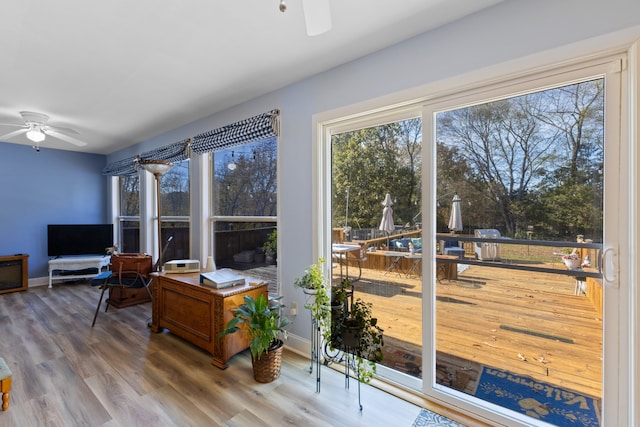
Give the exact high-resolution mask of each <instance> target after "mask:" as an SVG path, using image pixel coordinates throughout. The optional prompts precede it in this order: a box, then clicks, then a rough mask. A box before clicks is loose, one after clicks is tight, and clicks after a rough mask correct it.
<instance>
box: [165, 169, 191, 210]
mask: <svg viewBox="0 0 640 427" xmlns="http://www.w3.org/2000/svg"><path fill="white" fill-rule="evenodd" d="M160 210H161V212H162V215H168V216H187V217H188V216H190V215H191V212H190V207H189V160H182V161H180V162H174V163H173V167H172V168H171V169H170V170H169V172H167V173H166V174H164V175H163V176H162V181H161V185H160Z"/></svg>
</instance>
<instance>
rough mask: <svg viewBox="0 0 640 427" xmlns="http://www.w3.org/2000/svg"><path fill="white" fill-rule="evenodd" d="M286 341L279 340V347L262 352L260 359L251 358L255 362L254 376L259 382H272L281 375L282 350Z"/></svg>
mask: <svg viewBox="0 0 640 427" xmlns="http://www.w3.org/2000/svg"><path fill="white" fill-rule="evenodd" d="M283 349H284V343H283V342H282V341H278V347H277V348H275V349H273V350H269V351H268V352H265V353H262V356H260V359H254V358H252V359H251V362H252V363H253V378H254V379H255V380H256V381H257V382H259V383H270V382H271V381H273V380H276V379H278V378H279V377H280V369H281V368H282V350H283Z"/></svg>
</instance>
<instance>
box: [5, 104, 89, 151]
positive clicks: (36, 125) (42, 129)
mask: <svg viewBox="0 0 640 427" xmlns="http://www.w3.org/2000/svg"><path fill="white" fill-rule="evenodd" d="M20 116H22V120H23V121H24V124H22V125H18V124H14V123H0V125H3V126H13V127H19V128H20V129H18V130H16V131H13V132H9V133H8V134H6V135H2V136H0V141H2V140H4V139H6V140H9V139H11V138H13V137H16V136H18V135H21V134H25V136H26V137H27V139H29V141H32V142H34V143H35V144H36V145H34V146H33V148H35V149H36V151H40V143H41V142H42V141H44V140H45V138H46V137H47V136H50V137H52V138H57V139H60V140H62V141H65V142H68V143H70V144H73V145H77V146H78V147H83V146H85V145H87V143H86V142H83V141H80V140H78V139H76V138H74V137H73V136H71V135H78V132H76V131H75V130H73V129H69V128H61V127H56V126H50V125H48V124H47V121H49V116H47V115H46V114H42V113H35V112H33V111H20Z"/></svg>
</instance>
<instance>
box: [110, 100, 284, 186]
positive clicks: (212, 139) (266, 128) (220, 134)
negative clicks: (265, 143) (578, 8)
mask: <svg viewBox="0 0 640 427" xmlns="http://www.w3.org/2000/svg"><path fill="white" fill-rule="evenodd" d="M279 132H280V110H278V109H275V110H271V111H269V112H267V113H262V114H259V115H257V116H254V117H250V118H248V119H245V120H241V121H239V122H236V123H233V124H230V125H227V126H223V127H221V128H218V129H214V130H210V131H207V132H204V133H201V134H199V135H196V136H194V137H193V138H188V139H185V140H183V141H180V142H176V143H173V144H170V145H167V146H164V147H160V148H157V149H155V150H151V151H147V152H144V153H142V154H140V155H139V156H134V157H127V158H126V159H122V160H118V161H115V162H112V163H109V164H108V165H107V166H105V167H104V169H103V170H102V174H103V175H109V176H116V175H117V176H122V175H133V174H135V173H137V172H138V162H139V161H140V160H167V161H170V162H178V161H181V160H185V159H188V158H189V157H190V156H191V153H192V152H193V153H195V154H203V153H209V152H212V151H220V150H224V149H227V148H231V147H235V146H238V145H243V144H248V143H250V142H255V141H260V140H262V139H267V138H272V137H274V136H278V134H279Z"/></svg>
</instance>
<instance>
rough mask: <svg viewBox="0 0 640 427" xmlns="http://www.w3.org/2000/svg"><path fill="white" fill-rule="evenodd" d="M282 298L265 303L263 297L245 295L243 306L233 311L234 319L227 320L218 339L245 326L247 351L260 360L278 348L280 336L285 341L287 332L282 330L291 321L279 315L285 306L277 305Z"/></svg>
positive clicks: (265, 300)
mask: <svg viewBox="0 0 640 427" xmlns="http://www.w3.org/2000/svg"><path fill="white" fill-rule="evenodd" d="M281 298H282V297H281V296H280V297H277V298H274V299H272V300H270V301H267V298H266V297H265V296H264V295H262V294H261V295H259V296H258V298H256V299H254V298H253V297H252V296H250V295H245V297H244V304H241V305H240V306H239V307H238V308H237V309H235V310H233V313H234V317H233V318H232V319H231V320H229V322H228V323H227V326H226V328H225V329H224V330H223V331H222V332H221V333H220V335H219V336H220V337H223V336H225V335H228V334H233V333H235V332H238V331H239V330H241V328H240V327H239V325H240V324H242V323H244V324H246V326H247V327H246V330H247V332H248V334H249V336H250V337H251V342H250V344H249V349H250V350H251V356H252V357H253V358H254V359H260V357H261V356H262V354H263V353H265V352H268V351H269V350H271V349H274V348H276V347H277V346H278V341H279V339H280V336H282V337H283V338H285V339H286V337H287V331H286V330H285V329H284V328H285V327H286V326H287V325H289V324H291V320H289V318H287V317H286V316H281V315H280V310H281V309H282V308H284V307H285V306H284V305H283V304H280V303H278V300H280V299H281Z"/></svg>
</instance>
